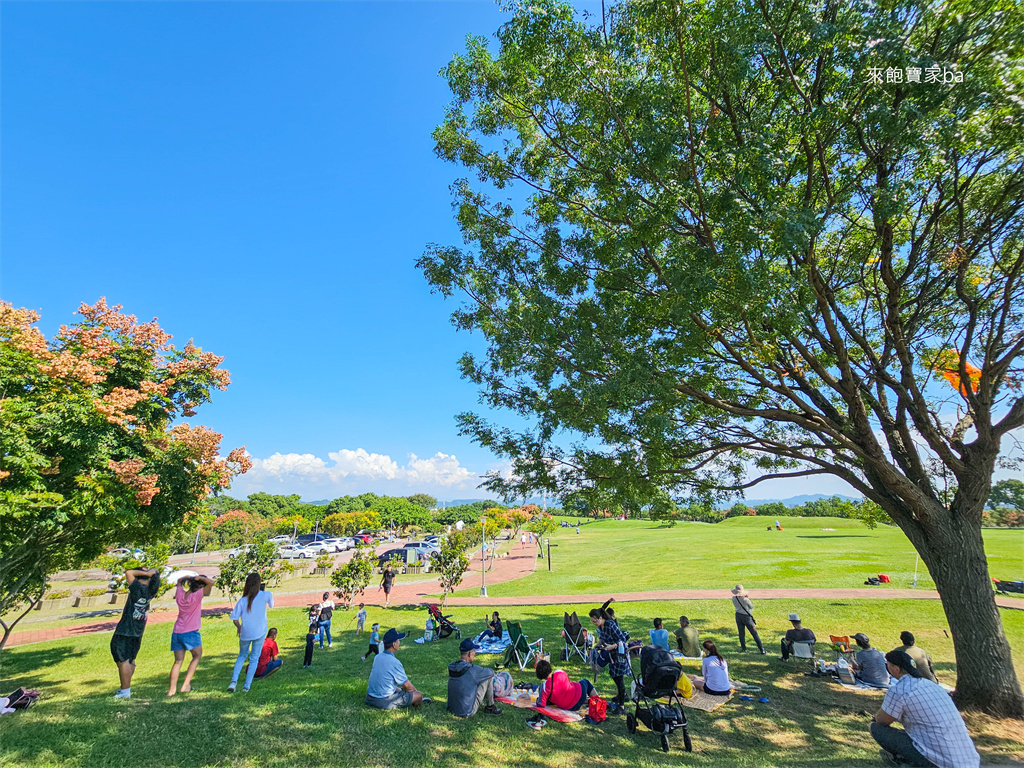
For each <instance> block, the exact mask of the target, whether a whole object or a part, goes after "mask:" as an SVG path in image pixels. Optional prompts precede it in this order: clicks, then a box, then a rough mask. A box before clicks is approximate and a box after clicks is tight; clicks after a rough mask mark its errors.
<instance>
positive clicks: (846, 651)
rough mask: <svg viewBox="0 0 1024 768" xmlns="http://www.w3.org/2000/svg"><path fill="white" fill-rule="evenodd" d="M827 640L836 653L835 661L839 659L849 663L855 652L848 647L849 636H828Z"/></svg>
mask: <svg viewBox="0 0 1024 768" xmlns="http://www.w3.org/2000/svg"><path fill="white" fill-rule="evenodd" d="M828 639H829V640H830V641H831V642H832V650H833V651H835V652H836V661H839V660H840V659H846V660H847V661H850V659H851V658H852V657H853V655H854V653H855V651H854V650H853V649H852V648H851V647H850V638H849V636H848V635H829V636H828Z"/></svg>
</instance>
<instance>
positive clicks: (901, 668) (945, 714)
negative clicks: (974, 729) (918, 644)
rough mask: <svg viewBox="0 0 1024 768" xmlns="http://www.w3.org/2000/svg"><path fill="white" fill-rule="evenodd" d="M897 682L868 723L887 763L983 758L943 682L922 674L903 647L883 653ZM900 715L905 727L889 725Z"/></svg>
mask: <svg viewBox="0 0 1024 768" xmlns="http://www.w3.org/2000/svg"><path fill="white" fill-rule="evenodd" d="M885 666H886V669H887V670H888V671H889V674H890V675H892V678H893V680H895V682H894V683H893V684H892V686H890V688H889V690H888V692H887V693H886V694H885V699H884V700H883V701H882V708H881V709H879V710H878V712H877V713H876V714H875V718H874V720H873V721H872V723H871V736H872V738H874V740H875V741H877V742H878V744H879V746H881V747H882V752H881V757H882V760H883V761H884V762H885V763H886V764H888V765H913V766H922V768H926V767H927V766H935V767H936V768H978V766H979V765H980V764H981V758H980V757H978V750H977V749H975V748H974V742H973V741H971V736H970V734H969V733H967V726H965V725H964V719H963V718H962V717H961V716H960V713H959V712H957V710H956V705H955V704H953V699H951V698H950V696H949V694H948V693H946V692H945V691H944V690H943V689H942V687H941V686H939V685H937V684H935V683H933V682H932V681H931V680H926V679H925V678H923V677H921V673H920V671H919V670H918V669H917V665H916V664H915V663H914V660H913V659H912V658H910V656H908V655H907V654H906V653H904V652H903V651H889V652H888V653H887V654H885ZM896 721H899V722H900V723H902V725H903V730H900V729H898V728H893V727H892V724H893V723H895V722H896Z"/></svg>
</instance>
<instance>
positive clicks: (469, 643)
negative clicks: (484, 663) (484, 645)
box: [459, 637, 480, 653]
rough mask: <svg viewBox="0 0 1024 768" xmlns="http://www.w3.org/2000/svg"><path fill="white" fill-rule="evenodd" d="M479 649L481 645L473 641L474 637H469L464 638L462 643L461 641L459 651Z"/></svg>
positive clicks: (465, 651)
mask: <svg viewBox="0 0 1024 768" xmlns="http://www.w3.org/2000/svg"><path fill="white" fill-rule="evenodd" d="M479 650H480V646H479V645H477V644H476V643H475V642H473V638H472V637H467V638H466V639H465V640H463V641H462V642H461V643H459V652H460V653H467V652H469V651H479Z"/></svg>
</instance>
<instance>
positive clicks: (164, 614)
mask: <svg viewBox="0 0 1024 768" xmlns="http://www.w3.org/2000/svg"><path fill="white" fill-rule="evenodd" d="M536 567H537V553H536V545H531V546H528V547H527V548H526V549H522V548H521V547H520V546H519V544H518V543H517V544H516V545H515V547H514V548H513V549H512V551H511V552H510V553H509V554H508V555H507V556H506V557H503V558H499V559H498V560H497V562H495V564H494V567H493V569H492V570H490V571H488V572H487V583H488V584H500V583H502V582H505V581H514V580H515V579H521V578H523V577H524V576H529V575H530V574H531V573H533V571H534V570H535V569H536ZM479 579H480V557H479V553H477V554H476V555H475V556H474V557H473V558H472V559H471V560H470V570H469V571H468V572H467V573H466V576H465V578H464V579H463V585H464V586H465V585H467V584H470V585H471V584H476V583H479ZM379 583H380V582H379V580H378V579H374V580H373V581H371V582H370V587H369V588H368V589H367V591H366V593H364V594H363V595H362V596H361V597H359V598H358V599H357V601H356V602H364V603H366V604H367V605H383V604H384V592H383V591H378V590H377V588H376V585H377V584H379ZM439 591H440V588H439V587H438V584H437V578H436V577H435V578H428V579H422V580H419V581H413V582H398V583H396V584H395V587H394V589H392V590H391V604H392V605H410V604H412V605H416V604H422V603H427V602H431V601H432V600H433V598H428V596H429V595H433V594H437V593H438V592H439ZM320 595H321V592H292V593H283V594H278V595H275V597H274V604H275V606H282V607H286V606H297V605H309V604H310V603H313V602H317V601H319V599H320ZM612 596H614V597H615V599H616V600H617V601H618V602H620V603H628V602H639V601H651V600H665V601H669V600H727V599H729V598H730V597H731V595H730V593H729V591H728V590H727V589H663V590H658V591H653V592H622V593H614V594H599V595H532V596H527V597H450V598H448V605H449V606H452V607H469V606H483V607H490V606H497V605H563V604H564V605H580V604H584V605H598V604H600V603H603V602H604V601H605V600H607V599H608V598H609V597H612ZM751 596H752V597H753V598H754V599H759V600H778V599H784V598H785V599H794V600H801V599H810V600H822V599H826V600H862V599H873V600H884V599H909V600H938V599H939V593H938V592H935V591H933V590H927V589H865V588H855V589H759V590H756V591H753V592H751ZM996 604H997V605H998V606H999V607H1001V608H1013V609H1017V610H1024V600H1018V599H1014V598H1012V597H1000V596H996ZM233 605H234V603H233V602H229V601H223V600H219V601H217V602H216V603H211V604H208V605H207V607H205V608H203V616H223V615H225V614H227V613H229V612H230V610H231V607H232V606H233ZM176 617H177V611H176V610H173V609H169V608H162V609H157V610H154V611H152V612H151V613H150V615H149V623H150V624H155V623H161V622H165V621H174V619H175V618H176ZM116 625H117V619H116V618H113V619H105V620H103V621H94V622H90V623H85V624H76V625H74V626H71V627H57V628H53V629H38V630H27V631H24V632H15V633H13V634H12V635H11V637H10V639H9V640H8V641H7V647H12V646H15V645H26V644H28V643H39V642H43V641H46V640H58V639H60V638H64V637H74V636H75V635H86V634H90V633H92V632H110V631H112V630H113V629H114V627H115V626H116Z"/></svg>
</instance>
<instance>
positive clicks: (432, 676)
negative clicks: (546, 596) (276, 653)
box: [0, 534, 1024, 768]
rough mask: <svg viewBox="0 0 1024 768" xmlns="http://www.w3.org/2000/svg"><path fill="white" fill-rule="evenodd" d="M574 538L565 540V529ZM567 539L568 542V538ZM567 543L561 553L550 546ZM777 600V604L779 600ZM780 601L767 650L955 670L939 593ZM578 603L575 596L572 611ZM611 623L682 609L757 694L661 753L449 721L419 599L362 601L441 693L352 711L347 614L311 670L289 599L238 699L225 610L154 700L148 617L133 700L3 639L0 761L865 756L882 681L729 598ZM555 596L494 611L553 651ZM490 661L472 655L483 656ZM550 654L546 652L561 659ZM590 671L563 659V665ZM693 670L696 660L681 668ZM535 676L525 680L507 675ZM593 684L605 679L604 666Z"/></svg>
mask: <svg viewBox="0 0 1024 768" xmlns="http://www.w3.org/2000/svg"><path fill="white" fill-rule="evenodd" d="M573 535H575V534H573ZM567 549H568V547H567ZM555 551H556V552H564V550H561V551H560V550H555ZM783 602H784V603H785V604H783ZM771 605H772V606H773V607H777V609H778V610H773V611H769V610H764V608H762V610H761V611H760V614H759V625H760V627H761V630H762V634H763V636H764V639H765V640H766V643H767V644H768V647H769V648H771V649H773V650H777V643H778V636H779V635H780V634H781V632H782V631H783V630H784V629H785V628H786V622H785V614H786V613H787V612H788V611H790V610H795V611H799V612H800V613H801V614H802V615H803V616H804V617H805V620H806V624H807V625H808V626H810V627H811V628H812V629H814V630H815V631H816V632H817V633H818V636H819V637H827V635H828V634H829V633H830V632H831V633H833V634H849V633H852V632H855V631H857V630H863V631H866V632H868V633H869V634H870V635H871V636H872V638H873V639H874V640H875V641H876V642H877V644H878V646H879V647H881V648H883V649H885V650H888V649H889V648H891V647H893V646H894V645H896V643H897V635H898V633H899V631H900V630H902V629H911V630H912V631H914V632H915V633H916V634H917V636H918V638H919V643H920V644H921V645H922V646H923V647H924V648H925V649H927V650H928V651H929V652H930V653H931V654H932V656H933V657H934V658H935V660H936V666H937V669H938V672H939V676H940V678H942V679H944V680H946V681H952V680H953V666H952V661H953V656H952V643H951V642H950V641H949V639H948V638H947V637H946V636H945V634H944V631H943V630H944V629H945V628H946V625H945V620H944V617H943V614H942V610H941V607H940V605H939V604H938V602H932V601H905V600H877V601H875V600H872V601H866V600H865V601H831V602H830V601H773V602H772V603H771ZM589 607H590V606H585V605H577V606H569V607H568V608H569V610H573V609H577V610H581V611H582V610H584V609H587V608H589ZM616 608H617V613H618V615H619V618H620V621H621V623H622V625H623V627H625V628H626V629H627V630H629V631H630V633H631V634H632V635H633V637H635V638H637V637H646V634H647V628H648V627H649V626H650V623H651V622H650V620H651V618H652V617H654V616H656V615H658V616H662V617H665V618H671V617H676V616H678V615H679V614H680V613H681V612H684V611H685V612H686V613H687V614H688V615H689V616H690V617H691V618H692V619H693V620H694V624H695V625H696V626H698V628H699V629H700V631H701V634H702V636H705V637H711V638H713V639H715V640H716V641H717V642H719V644H720V647H721V648H722V650H723V652H724V653H725V655H726V658H727V659H728V661H729V663H730V667H731V673H732V676H733V678H735V679H739V680H743V681H747V682H756V683H759V684H761V685H762V686H763V695H765V696H767V697H769V699H770V702H769V703H768V704H760V703H757V702H742V701H740V700H739V699H738V698H734V699H733V700H732V701H731V702H730V703H728V704H727V705H726V706H725V707H723V708H722V709H720V710H718V711H717V712H715V713H711V714H706V713H702V712H697V711H694V710H686V712H687V715H688V717H689V719H690V726H691V731H692V734H693V741H694V749H695V751H694V753H693V754H692V755H686V754H685V753H683V752H682V751H681V750H682V738H681V735H679V734H677V735H676V737H675V738H674V739H673V745H674V747H678V748H679V750H678V751H676V750H675V748H674V749H673V751H672V752H671V753H669V754H667V755H666V754H663V753H662V752H661V751H660V750H659V749H658V748H657V744H658V741H657V738H656V737H655V736H654V735H652V734H651V733H650V732H649V731H645V730H641V732H640V733H638V734H637V735H636V736H630V735H629V734H628V733H627V732H626V728H625V722H624V719H623V718H615V717H613V718H611V719H610V720H609V721H608V722H607V723H604V724H602V725H600V726H597V727H592V726H587V725H584V724H582V723H578V724H572V725H561V724H558V723H552V724H550V725H549V726H548V727H547V728H545V729H544V730H543V731H542V732H540V733H536V732H534V731H531V730H529V729H528V728H526V727H525V725H524V724H523V723H524V720H525V719H526V717H527V716H528V715H527V713H526V712H525V711H523V710H516V709H512V708H510V707H506V708H505V712H504V713H503V714H502V715H501V716H500V717H497V718H491V717H486V716H484V715H478V716H477V717H476V718H474V719H472V720H458V719H455V718H453V717H451V716H450V715H448V714H447V713H446V712H445V709H444V700H445V697H446V686H447V677H446V669H445V667H446V664H447V663H448V662H449V661H451V660H452V659H454V658H455V657H456V655H457V648H456V641H455V640H454V638H453V639H449V640H444V641H440V642H437V643H433V644H430V645H427V646H417V645H415V644H414V643H412V642H411V640H412V638H413V637H417V636H420V635H421V634H422V628H423V623H424V621H425V619H426V611H425V610H423V609H411V608H409V609H401V608H399V609H392V610H389V611H383V610H380V609H372V610H371V612H370V621H371V622H372V621H380V622H381V623H382V625H383V626H385V627H387V626H390V625H392V624H395V625H397V626H398V627H399V628H401V629H403V630H406V631H410V632H412V633H413V635H412V636H411V637H410V638H409V639H408V640H407V641H406V643H408V644H407V645H403V648H402V649H401V650H400V652H399V656H400V658H401V659H402V661H403V662H404V664H405V667H406V669H407V671H408V672H409V675H410V677H411V678H412V680H413V682H414V683H415V684H416V685H417V686H418V687H419V688H420V689H421V690H423V691H424V692H425V693H426V694H428V695H430V696H432V697H435V699H437V700H438V701H436V702H435V703H434V704H432V705H429V706H427V707H424V708H423V709H421V710H418V711H396V712H379V711H376V710H370V709H368V708H366V707H365V706H363V704H362V699H363V696H364V694H365V690H366V676H367V673H368V671H369V663H362V662H360V661H359V657H360V655H362V653H363V650H364V647H365V642H364V641H365V636H364V639H358V640H357V639H355V638H354V637H353V636H352V634H351V632H344V631H343V630H344V628H345V627H351V626H352V624H351V623H350V618H351V615H350V614H347V613H346V612H344V611H339V612H338V613H336V614H335V622H334V625H335V630H336V631H335V642H334V648H333V649H331V650H325V651H322V652H321V651H319V650H317V652H316V655H315V657H314V662H313V663H314V666H313V668H312V669H311V670H304V669H302V666H301V659H302V647H303V635H304V631H305V630H304V627H305V616H304V613H303V611H302V610H301V609H299V608H278V609H275V610H273V611H272V612H271V624H272V625H275V626H277V627H278V628H279V629H280V637H279V645H280V647H281V651H282V655H283V658H284V660H285V665H284V667H283V669H282V671H281V672H279V673H278V674H277V675H275V676H274V677H272V678H270V679H268V680H265V681H257V682H256V683H255V684H254V686H253V690H252V691H251V692H250V693H249V694H244V693H242V692H241V691H239V692H238V693H235V694H234V695H232V694H228V693H227V692H226V690H225V689H226V686H227V683H228V681H229V679H230V674H231V665H232V663H233V661H234V655H235V649H236V648H237V645H236V642H235V633H234V628H233V626H232V625H231V623H230V622H229V621H228V620H227V619H226V618H214V619H206V620H205V623H204V627H203V637H204V641H205V651H206V654H207V655H206V656H205V657H204V659H203V661H202V663H201V665H200V668H199V672H198V674H197V676H196V679H195V686H196V691H195V692H193V693H192V694H189V695H184V696H183V695H179V696H178V697H175V698H174V699H170V700H168V699H166V698H165V695H164V694H165V693H166V685H167V672H168V670H169V667H170V662H171V654H170V652H169V651H168V643H169V638H170V631H171V625H170V624H155V625H153V626H151V627H150V628H149V630H148V631H147V633H146V636H145V638H144V640H143V644H142V653H141V655H140V657H139V669H138V672H137V674H136V677H135V681H134V684H133V686H132V690H133V697H132V699H131V700H130V701H127V702H122V701H116V700H114V699H113V698H112V694H113V693H114V691H115V690H116V688H117V676H116V670H115V668H114V664H113V662H112V661H111V659H110V655H109V651H108V645H109V639H110V635H108V634H103V635H91V636H83V637H77V638H70V639H67V640H61V641H54V642H50V643H45V644H37V645H30V646H24V647H18V648H12V649H8V650H5V651H3V652H2V653H0V676H2V679H3V683H2V684H0V690H4V691H6V690H10V689H12V688H15V687H17V686H20V685H24V686H28V687H31V688H37V689H39V690H40V691H41V692H42V693H43V698H42V700H41V701H40V702H39V703H38V704H37V705H36V706H35V707H34V708H33V709H31V710H29V711H28V712H21V713H18V714H15V715H5V716H3V717H2V719H0V765H4V766H19V768H20V767H21V766H25V767H26V768H42V767H43V766H54V767H56V766H61V768H64V767H69V768H75V767H78V766H111V767H112V768H113V767H115V766H116V767H117V768H123V767H130V768H134V767H136V766H138V767H142V766H183V767H184V766H230V767H232V768H236V767H237V768H240V767H246V768H257V767H258V768H266V767H269V766H310V768H314V767H316V768H319V767H320V766H373V767H376V766H382V767H383V766H388V767H391V766H427V765H430V766H459V767H460V768H463V767H467V768H468V767H474V766H479V767H480V768H493V766H495V765H498V766H538V767H539V766H544V767H545V768H556V767H558V768H560V767H562V766H586V765H597V764H600V765H602V766H610V767H612V768H618V767H620V766H621V767H622V768H625V767H626V766H678V765H697V766H794V765H808V766H813V765H828V766H836V765H847V766H873V765H877V764H878V763H877V757H876V756H877V749H876V748H875V746H874V743H873V742H872V741H871V739H870V737H869V736H868V733H867V724H868V713H873V712H874V711H875V710H876V709H877V707H878V705H879V703H880V701H881V698H882V695H881V694H880V693H877V692H866V693H865V692H859V691H849V690H846V689H842V688H840V687H839V686H837V685H834V684H831V683H828V682H826V681H824V680H822V679H817V678H810V677H805V676H803V675H800V674H798V673H797V672H796V671H795V670H794V669H793V667H791V666H788V665H784V664H782V663H780V662H778V661H775V660H774V653H773V654H772V655H771V656H765V657H763V656H760V655H755V654H740V653H739V651H738V644H737V641H736V634H735V628H734V626H733V624H732V611H731V607H730V606H729V605H728V603H727V602H725V601H722V600H714V601H706V602H705V601H693V602H685V603H656V602H644V603H621V604H618V605H617V606H616ZM562 610H563V607H562V606H550V607H526V608H517V609H508V610H507V611H506V612H505V618H506V619H513V620H516V619H518V620H521V621H522V622H523V625H524V627H525V628H526V631H527V633H528V634H529V635H530V636H531V637H532V638H536V637H539V636H543V637H544V638H546V640H547V642H546V648H547V650H548V651H549V652H552V653H553V655H555V657H556V658H557V651H558V649H559V648H560V647H561V643H560V642H559V639H558V632H559V629H560V628H561V617H562ZM452 613H454V614H455V616H454V620H455V621H456V622H458V623H460V624H461V625H462V627H463V629H464V630H465V631H466V632H467V633H470V632H478V631H480V630H481V629H482V628H483V620H482V614H483V613H484V612H483V610H481V609H479V608H465V609H454V610H453V611H452ZM1003 620H1004V622H1005V625H1006V630H1007V633H1008V634H1009V635H1010V636H1011V638H1019V637H1021V636H1024V612H1020V611H1009V610H1007V611H1004V612H1003ZM1022 651H1024V648H1016V649H1015V663H1016V666H1017V670H1018V675H1021V676H1024V654H1022ZM493 658H495V657H481V660H482V661H484V662H485V663H486V661H488V660H492V659H493ZM556 663H557V662H556ZM565 666H566V667H567V668H569V670H570V673H571V674H572V675H574V676H577V677H578V676H581V675H582V674H584V670H583V668H582V666H581V665H580V664H579V663H578V662H575V663H573V664H569V665H565ZM692 669H693V670H696V666H694V667H693V668H692ZM515 677H516V679H517V681H518V680H529V679H531V677H530V676H529V675H528V674H527V673H518V672H517V673H516V674H515ZM599 690H600V692H601V693H602V694H603V695H605V696H609V695H611V694H612V693H613V691H614V686H613V684H612V683H611V682H610V680H609V679H608V677H607V676H606V675H605V676H602V677H601V679H600V683H599ZM968 723H969V727H970V729H971V731H972V734H973V735H974V736H975V738H976V741H977V744H978V746H979V748H980V749H981V750H982V752H983V755H984V757H985V759H986V760H987V761H989V762H1005V761H1006V760H1007V759H1009V758H1012V757H1016V758H1021V757H1024V734H1022V733H1021V728H1020V724H1019V723H1010V722H1006V721H997V720H993V719H990V718H986V717H984V716H977V715H970V716H969V717H968Z"/></svg>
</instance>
